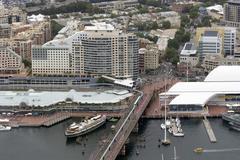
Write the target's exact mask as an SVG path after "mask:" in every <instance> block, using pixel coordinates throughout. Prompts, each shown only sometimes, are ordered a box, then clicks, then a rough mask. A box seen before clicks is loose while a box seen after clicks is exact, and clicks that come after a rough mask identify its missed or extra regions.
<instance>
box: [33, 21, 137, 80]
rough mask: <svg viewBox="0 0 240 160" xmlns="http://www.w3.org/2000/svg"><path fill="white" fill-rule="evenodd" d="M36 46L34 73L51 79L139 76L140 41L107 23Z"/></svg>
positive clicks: (34, 48)
mask: <svg viewBox="0 0 240 160" xmlns="http://www.w3.org/2000/svg"><path fill="white" fill-rule="evenodd" d="M56 37H58V38H55V39H54V40H52V41H49V42H47V43H45V44H44V45H42V46H33V49H32V74H33V75H48V76H55V75H57V76H66V75H67V76H68V75H74V76H77V75H92V76H100V75H110V76H114V77H117V78H126V77H133V78H137V75H138V39H137V37H136V36H135V35H133V34H127V33H124V32H122V31H119V30H116V29H115V28H114V27H113V26H112V25H110V24H106V23H94V24H93V25H92V26H85V28H84V30H83V31H78V32H75V33H74V34H73V35H71V36H69V37H67V38H65V37H62V38H59V36H56Z"/></svg>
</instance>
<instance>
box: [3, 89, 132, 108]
mask: <svg viewBox="0 0 240 160" xmlns="http://www.w3.org/2000/svg"><path fill="white" fill-rule="evenodd" d="M130 96H132V93H129V92H128V91H127V90H108V91H104V92H77V91H75V90H71V91H69V92H48V91H42V92H38V91H34V90H29V91H19V92H13V91H0V106H19V105H26V106H35V107H36V106H39V107H45V106H50V105H55V104H57V103H61V102H66V101H72V102H74V103H82V104H104V103H117V102H119V101H121V100H123V99H125V98H127V97H130Z"/></svg>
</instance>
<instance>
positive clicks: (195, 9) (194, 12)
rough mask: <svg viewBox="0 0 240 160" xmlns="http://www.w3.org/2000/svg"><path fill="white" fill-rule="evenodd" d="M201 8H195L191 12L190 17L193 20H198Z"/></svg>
mask: <svg viewBox="0 0 240 160" xmlns="http://www.w3.org/2000/svg"><path fill="white" fill-rule="evenodd" d="M199 7H200V6H198V5H197V6H193V7H192V8H191V9H190V11H189V16H190V18H191V19H196V18H197V17H198V11H199Z"/></svg>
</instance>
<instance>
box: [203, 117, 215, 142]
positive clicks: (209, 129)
mask: <svg viewBox="0 0 240 160" xmlns="http://www.w3.org/2000/svg"><path fill="white" fill-rule="evenodd" d="M203 124H204V126H205V128H206V131H207V134H208V137H209V139H210V141H211V142H212V143H216V142H217V139H216V137H215V134H214V132H213V129H212V127H211V125H210V122H209V121H208V120H207V118H206V117H205V118H204V119H203Z"/></svg>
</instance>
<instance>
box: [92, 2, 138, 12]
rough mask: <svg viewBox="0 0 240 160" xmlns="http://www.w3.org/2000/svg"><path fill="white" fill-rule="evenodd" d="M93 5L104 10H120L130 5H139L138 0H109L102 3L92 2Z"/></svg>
mask: <svg viewBox="0 0 240 160" xmlns="http://www.w3.org/2000/svg"><path fill="white" fill-rule="evenodd" d="M92 4H93V6H96V7H98V8H100V9H103V10H118V9H124V8H128V7H137V6H138V5H139V2H138V0H121V1H107V2H100V3H92Z"/></svg>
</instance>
